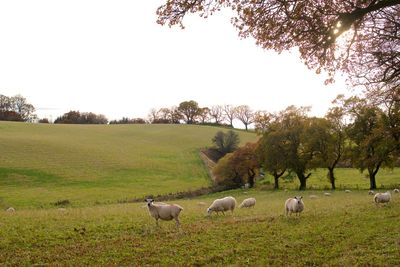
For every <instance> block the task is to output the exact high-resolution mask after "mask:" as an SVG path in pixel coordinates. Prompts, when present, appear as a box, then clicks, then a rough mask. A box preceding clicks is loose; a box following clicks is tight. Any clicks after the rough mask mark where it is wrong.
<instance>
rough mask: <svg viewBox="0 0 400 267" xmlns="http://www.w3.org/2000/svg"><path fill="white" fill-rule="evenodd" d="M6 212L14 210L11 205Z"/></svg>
mask: <svg viewBox="0 0 400 267" xmlns="http://www.w3.org/2000/svg"><path fill="white" fill-rule="evenodd" d="M6 211H7V212H15V209H14V208H13V207H9V208H8V209H6Z"/></svg>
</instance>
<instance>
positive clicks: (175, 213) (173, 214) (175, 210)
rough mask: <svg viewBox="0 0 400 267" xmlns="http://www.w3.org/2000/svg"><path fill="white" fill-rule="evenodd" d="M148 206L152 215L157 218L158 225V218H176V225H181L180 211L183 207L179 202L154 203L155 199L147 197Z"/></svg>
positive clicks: (165, 219)
mask: <svg viewBox="0 0 400 267" xmlns="http://www.w3.org/2000/svg"><path fill="white" fill-rule="evenodd" d="M146 202H147V208H148V209H149V213H150V215H151V216H153V217H154V219H156V224H157V226H158V219H161V220H164V221H170V220H172V219H175V221H176V226H178V227H179V224H180V222H179V213H180V212H181V211H182V210H183V208H182V207H181V206H179V205H177V204H165V203H162V202H160V203H154V199H146Z"/></svg>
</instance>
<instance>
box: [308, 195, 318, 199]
mask: <svg viewBox="0 0 400 267" xmlns="http://www.w3.org/2000/svg"><path fill="white" fill-rule="evenodd" d="M309 197H310V198H311V199H316V198H318V196H316V195H310V196H309Z"/></svg>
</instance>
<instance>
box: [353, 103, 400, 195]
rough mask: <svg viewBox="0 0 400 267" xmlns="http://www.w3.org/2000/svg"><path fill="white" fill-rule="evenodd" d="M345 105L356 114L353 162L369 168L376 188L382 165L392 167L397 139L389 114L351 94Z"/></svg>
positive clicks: (358, 166) (354, 116)
mask: <svg viewBox="0 0 400 267" xmlns="http://www.w3.org/2000/svg"><path fill="white" fill-rule="evenodd" d="M345 107H346V108H347V109H348V112H349V115H350V116H351V117H352V120H353V121H352V123H350V124H349V125H348V127H347V135H348V136H349V138H350V140H351V141H352V147H351V151H352V162H353V164H354V166H355V167H356V168H358V169H360V171H361V172H363V171H364V170H367V171H368V175H369V180H370V189H376V188H377V186H376V174H377V173H378V171H379V170H380V168H381V167H385V166H387V167H392V166H393V163H394V157H393V155H394V154H393V153H394V152H395V151H396V141H395V139H393V137H392V135H391V134H390V131H388V128H387V127H386V124H385V119H384V118H385V114H384V113H383V111H382V110H381V109H380V108H379V107H376V106H373V105H369V104H368V103H367V101H366V100H365V99H360V98H357V97H351V98H349V99H347V100H346V101H345Z"/></svg>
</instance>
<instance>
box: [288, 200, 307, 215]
mask: <svg viewBox="0 0 400 267" xmlns="http://www.w3.org/2000/svg"><path fill="white" fill-rule="evenodd" d="M303 210H304V203H303V197H294V198H289V199H288V200H286V202H285V215H286V216H288V214H289V215H290V214H292V213H297V215H299V216H300V213H301V212H302V211H303Z"/></svg>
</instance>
